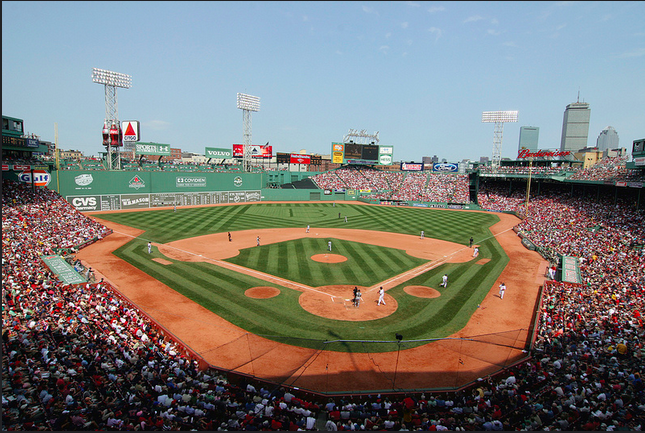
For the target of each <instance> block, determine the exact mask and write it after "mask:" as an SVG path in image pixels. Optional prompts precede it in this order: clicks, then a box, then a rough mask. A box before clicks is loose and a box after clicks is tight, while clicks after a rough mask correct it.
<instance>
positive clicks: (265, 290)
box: [244, 286, 280, 299]
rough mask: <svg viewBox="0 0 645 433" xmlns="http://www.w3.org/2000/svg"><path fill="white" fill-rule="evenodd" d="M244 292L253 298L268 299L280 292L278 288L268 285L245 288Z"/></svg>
mask: <svg viewBox="0 0 645 433" xmlns="http://www.w3.org/2000/svg"><path fill="white" fill-rule="evenodd" d="M244 294H245V295H246V296H248V297H249V298H253V299H269V298H273V297H276V296H278V295H279V294H280V289H277V288H275V287H269V286H258V287H251V288H250V289H247V290H246V291H245V292H244Z"/></svg>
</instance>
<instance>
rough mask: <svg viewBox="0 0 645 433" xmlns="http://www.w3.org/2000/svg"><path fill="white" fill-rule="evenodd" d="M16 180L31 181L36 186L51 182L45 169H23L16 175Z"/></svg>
mask: <svg viewBox="0 0 645 433" xmlns="http://www.w3.org/2000/svg"><path fill="white" fill-rule="evenodd" d="M32 173H33V176H32ZM18 180H20V182H24V183H32V182H33V183H34V185H36V186H47V185H49V182H51V180H52V177H51V175H50V174H49V172H48V171H47V170H31V171H26V170H25V171H23V172H22V173H20V174H19V175H18Z"/></svg>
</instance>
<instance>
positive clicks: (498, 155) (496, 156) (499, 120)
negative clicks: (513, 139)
mask: <svg viewBox="0 0 645 433" xmlns="http://www.w3.org/2000/svg"><path fill="white" fill-rule="evenodd" d="M506 122H517V111H484V112H483V113H482V123H494V124H495V132H494V134H493V161H492V164H491V165H492V168H493V170H497V168H498V167H499V162H500V161H501V160H502V137H503V135H504V123H506Z"/></svg>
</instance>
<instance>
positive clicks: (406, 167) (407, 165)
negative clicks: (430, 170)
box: [401, 162, 423, 171]
mask: <svg viewBox="0 0 645 433" xmlns="http://www.w3.org/2000/svg"><path fill="white" fill-rule="evenodd" d="M401 171H423V163H415V162H402V163H401Z"/></svg>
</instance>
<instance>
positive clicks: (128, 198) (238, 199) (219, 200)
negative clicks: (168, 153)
mask: <svg viewBox="0 0 645 433" xmlns="http://www.w3.org/2000/svg"><path fill="white" fill-rule="evenodd" d="M66 200H67V201H68V202H69V203H71V204H72V206H74V208H75V209H76V210H77V211H80V212H96V211H109V210H125V209H147V208H155V207H167V206H201V205H208V204H230V203H250V202H259V201H261V200H262V195H261V191H254V190H252V191H209V192H177V193H152V194H107V195H82V196H81V195H75V196H67V197H66Z"/></svg>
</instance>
